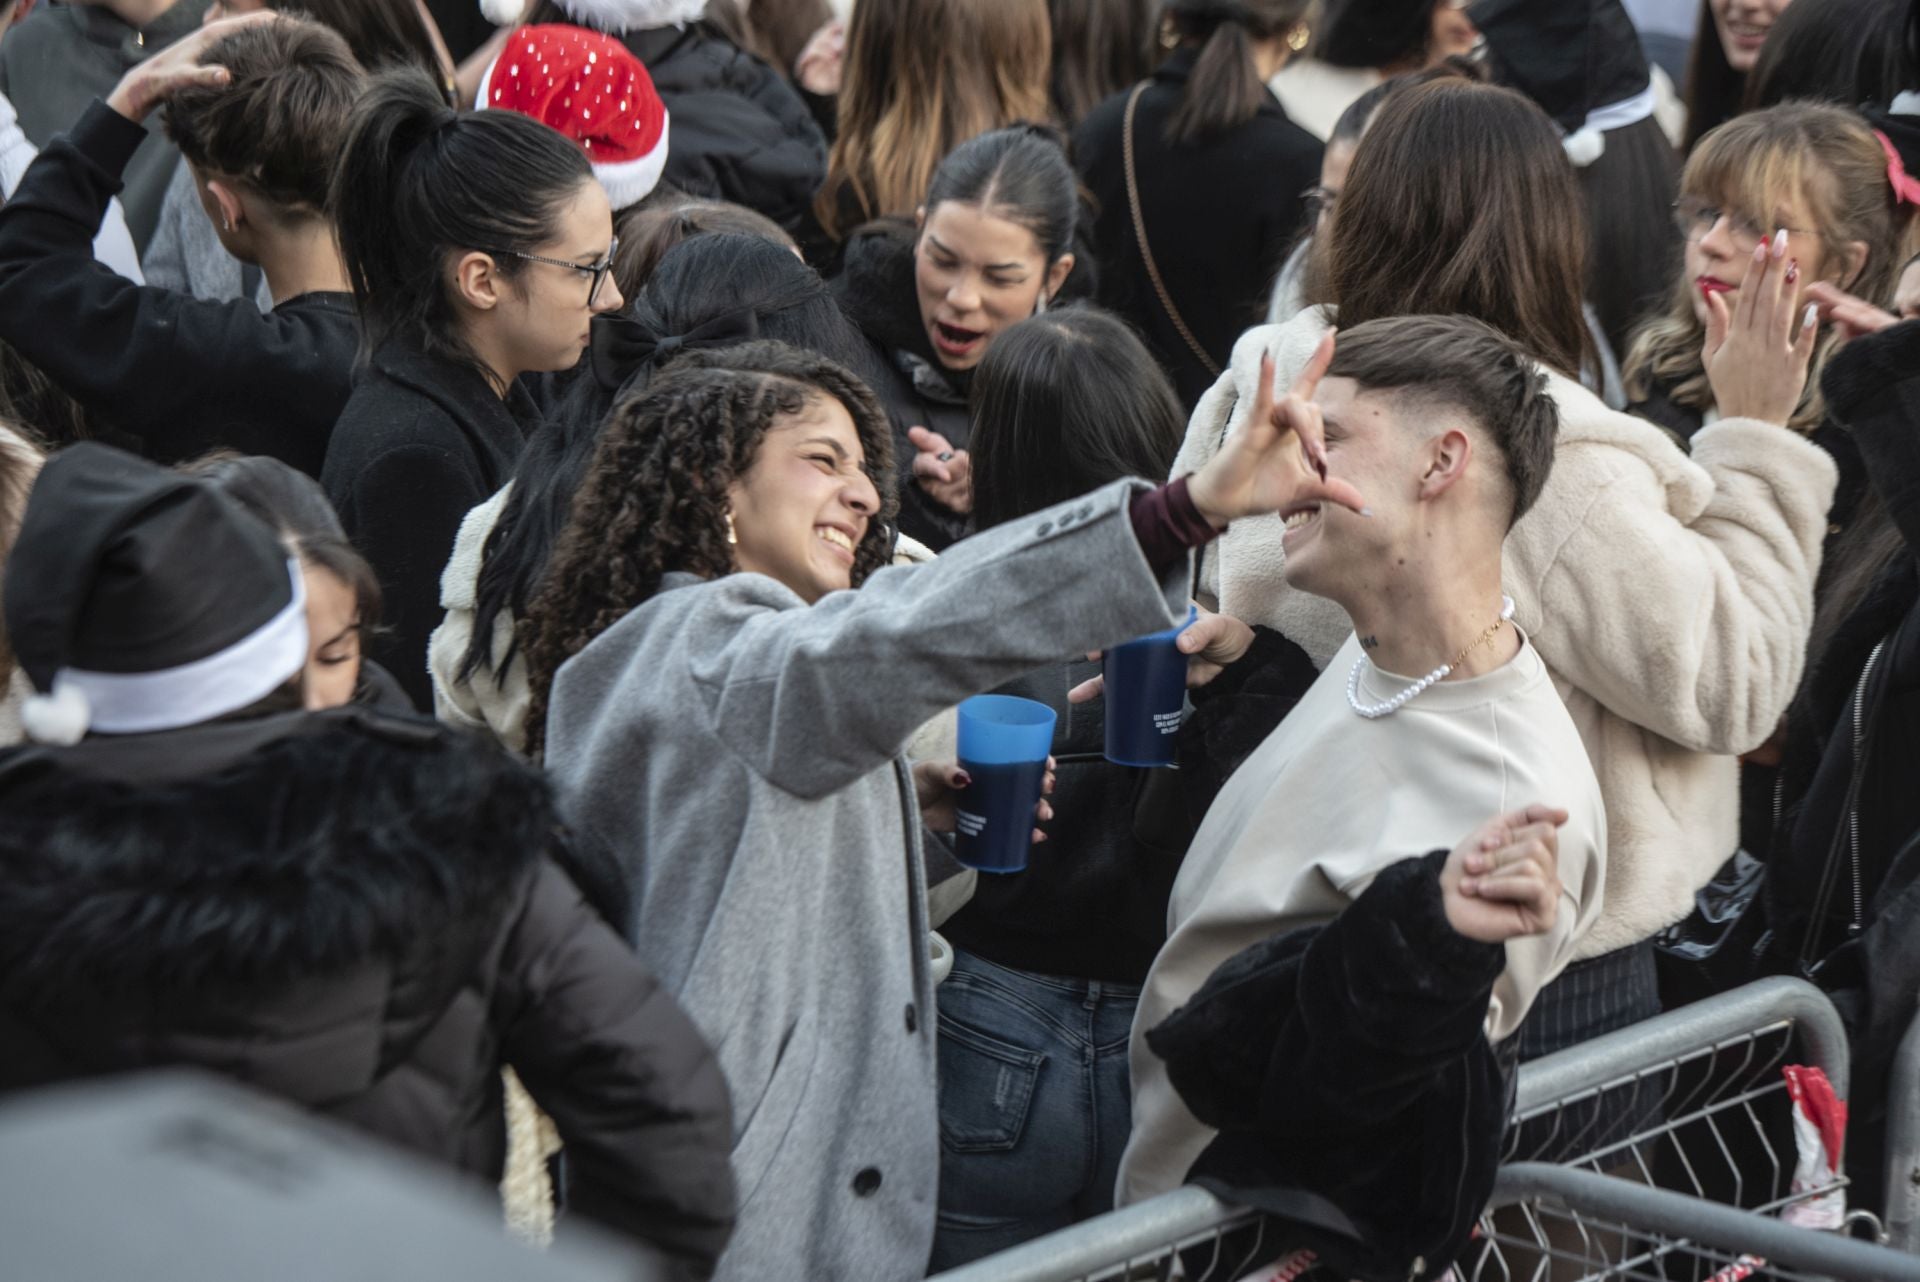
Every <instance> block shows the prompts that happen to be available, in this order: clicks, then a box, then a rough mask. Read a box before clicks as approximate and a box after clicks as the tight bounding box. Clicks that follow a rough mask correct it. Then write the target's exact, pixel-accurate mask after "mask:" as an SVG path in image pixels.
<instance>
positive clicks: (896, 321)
mask: <svg viewBox="0 0 1920 1282" xmlns="http://www.w3.org/2000/svg"><path fill="white" fill-rule="evenodd" d="M845 254H846V256H845V258H844V260H843V264H844V265H843V266H842V268H841V271H840V275H839V276H837V277H835V278H834V282H833V288H834V291H835V292H836V293H837V294H838V295H839V298H840V305H841V307H842V308H844V309H845V310H846V313H847V315H848V317H850V318H851V319H852V321H853V323H854V324H856V325H858V326H859V327H860V329H861V330H862V331H863V332H864V333H865V334H866V336H867V337H868V338H870V339H872V340H873V341H874V342H875V343H878V344H879V345H880V346H881V347H883V348H885V349H886V351H887V355H888V356H889V357H891V356H892V355H893V353H895V352H906V353H908V354H910V355H913V356H917V357H919V358H920V359H921V360H923V361H929V362H932V363H933V364H934V365H935V366H936V367H937V366H938V364H939V362H938V360H937V359H936V358H935V356H934V354H933V344H932V342H931V341H929V340H928V338H927V332H926V329H925V327H924V326H922V325H921V324H920V300H919V295H918V293H917V292H916V291H915V288H914V283H913V225H912V224H911V223H909V222H907V220H906V219H904V218H883V219H880V220H879V221H877V222H871V223H868V224H866V225H865V226H863V227H861V228H860V229H858V230H857V231H855V232H854V233H853V234H852V235H851V236H849V237H847V246H846V251H845Z"/></svg>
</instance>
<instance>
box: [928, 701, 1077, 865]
mask: <svg viewBox="0 0 1920 1282" xmlns="http://www.w3.org/2000/svg"><path fill="white" fill-rule="evenodd" d="M1054 720H1055V717H1054V713H1053V709H1052V708H1049V707H1048V706H1047V705H1046V704H1044V703H1035V702H1034V701H1033V700H1032V699H1017V698H1015V697H1013V696H1012V695H1008V694H982V695H976V696H974V697H973V698H971V699H969V700H967V701H966V702H965V703H963V704H961V705H960V768H961V769H962V770H964V771H966V772H967V775H968V777H969V779H970V780H971V782H970V783H968V784H967V786H966V787H965V788H963V789H961V791H960V797H959V801H958V805H957V806H956V809H957V810H958V812H959V816H958V817H959V822H958V824H957V825H956V827H955V830H954V837H953V853H954V857H955V858H956V859H958V860H959V861H960V862H961V863H963V864H965V865H966V866H967V867H969V868H977V869H979V870H980V871H981V872H1001V873H1005V872H1019V871H1020V870H1021V869H1023V868H1025V867H1026V866H1027V847H1028V846H1029V845H1030V844H1031V843H1032V840H1033V822H1034V808H1035V807H1037V806H1038V805H1039V804H1040V789H1041V785H1042V784H1043V783H1044V782H1045V780H1046V775H1047V754H1048V753H1049V752H1051V751H1052V750H1053V724H1054Z"/></svg>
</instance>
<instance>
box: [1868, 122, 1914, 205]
mask: <svg viewBox="0 0 1920 1282" xmlns="http://www.w3.org/2000/svg"><path fill="white" fill-rule="evenodd" d="M1873 136H1874V137H1875V138H1878V139H1879V140H1880V150H1881V151H1884V152H1886V153H1887V181H1888V182H1889V183H1892V184H1893V194H1894V196H1895V197H1897V198H1898V199H1899V201H1900V203H1901V204H1903V205H1920V179H1917V178H1915V177H1914V176H1913V175H1912V174H1909V173H1908V172H1907V167H1906V165H1905V163H1903V162H1902V161H1901V159H1900V152H1899V151H1898V150H1897V149H1896V148H1895V147H1894V145H1893V139H1891V138H1889V137H1887V136H1886V135H1885V134H1883V133H1881V132H1880V131H1879V130H1878V129H1876V130H1874V131H1873Z"/></svg>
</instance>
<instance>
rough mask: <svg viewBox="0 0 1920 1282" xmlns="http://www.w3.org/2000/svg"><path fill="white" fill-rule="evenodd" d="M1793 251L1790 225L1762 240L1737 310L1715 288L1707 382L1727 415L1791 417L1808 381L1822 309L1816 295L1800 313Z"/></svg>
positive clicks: (1740, 291) (1736, 299) (1710, 303)
mask: <svg viewBox="0 0 1920 1282" xmlns="http://www.w3.org/2000/svg"><path fill="white" fill-rule="evenodd" d="M1786 252H1787V233H1786V232H1784V231H1782V232H1778V233H1776V234H1775V235H1774V237H1773V239H1772V240H1771V241H1764V240H1763V241H1761V242H1760V243H1759V244H1758V245H1756V246H1755V247H1754V250H1753V257H1752V258H1750V259H1748V260H1747V271H1746V275H1744V276H1743V277H1741V279H1740V288H1739V289H1738V290H1737V291H1736V292H1735V294H1734V299H1733V307H1732V309H1731V310H1729V309H1728V307H1727V300H1726V299H1725V298H1724V297H1722V296H1721V295H1719V294H1709V295H1707V343H1706V348H1705V351H1704V352H1703V356H1704V357H1705V364H1706V367H1707V382H1708V383H1709V384H1710V385H1711V386H1712V388H1713V403H1714V405H1715V406H1716V407H1718V409H1719V410H1720V413H1721V414H1722V415H1723V416H1724V417H1726V418H1757V419H1760V420H1761V421H1762V422H1766V423H1780V424H1782V425H1784V424H1785V423H1786V422H1787V420H1789V419H1791V418H1792V417H1793V412H1794V410H1795V409H1796V408H1797V407H1798V406H1799V404H1800V394H1801V392H1803V391H1804V390H1805V389H1806V386H1807V362H1808V361H1809V360H1811V359H1812V357H1813V343H1814V339H1815V338H1816V337H1818V334H1819V326H1818V323H1817V321H1818V310H1819V309H1818V308H1817V307H1816V306H1814V305H1813V304H1811V303H1809V304H1808V305H1807V307H1806V312H1805V315H1804V316H1803V315H1801V314H1800V309H1799V308H1798V306H1797V305H1796V297H1797V295H1796V292H1795V290H1794V284H1795V283H1796V282H1797V281H1798V280H1799V277H1800V266H1799V264H1798V263H1790V262H1788V261H1787V259H1786Z"/></svg>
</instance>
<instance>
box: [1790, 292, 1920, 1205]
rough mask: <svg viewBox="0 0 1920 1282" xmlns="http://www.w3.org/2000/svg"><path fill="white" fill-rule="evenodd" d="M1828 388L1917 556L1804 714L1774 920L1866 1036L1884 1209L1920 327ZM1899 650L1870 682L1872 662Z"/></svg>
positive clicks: (1846, 352) (1912, 663)
mask: <svg viewBox="0 0 1920 1282" xmlns="http://www.w3.org/2000/svg"><path fill="white" fill-rule="evenodd" d="M1821 387H1822V390H1823V391H1824V392H1825V393H1826V396H1827V402H1828V404H1829V405H1830V406H1831V407H1832V409H1833V413H1834V415H1835V416H1836V417H1838V418H1839V419H1840V420H1841V421H1842V422H1844V423H1845V424H1846V425H1847V426H1848V427H1849V428H1850V429H1852V433H1853V438H1854V440H1856V441H1857V442H1858V443H1859V447H1860V453H1861V455H1862V456H1863V458H1864V459H1865V464H1866V470H1867V473H1868V475H1870V476H1871V477H1872V478H1873V488H1874V491H1875V493H1876V495H1877V497H1878V498H1879V500H1880V502H1881V503H1882V505H1883V506H1884V507H1885V509H1886V513H1887V515H1888V517H1890V518H1891V520H1892V521H1893V524H1894V526H1895V527H1896V528H1897V529H1898V530H1899V532H1900V534H1901V536H1902V541H1903V543H1904V547H1903V549H1902V550H1901V551H1900V552H1899V553H1898V554H1897V555H1896V556H1895V557H1894V559H1893V561H1892V563H1891V564H1889V565H1887V566H1886V567H1885V568H1884V569H1883V570H1882V571H1881V572H1880V574H1879V575H1878V577H1877V578H1876V579H1875V581H1874V583H1873V585H1872V586H1871V588H1870V589H1869V590H1868V591H1867V593H1866V595H1865V596H1864V597H1863V598H1862V599H1861V601H1860V602H1859V604H1858V605H1857V606H1855V608H1854V609H1853V611H1852V613H1851V614H1850V615H1849V616H1848V617H1847V618H1846V619H1845V620H1844V621H1843V622H1842V623H1841V624H1840V625H1839V627H1838V629H1837V630H1836V632H1835V634H1834V636H1833V638H1832V640H1831V641H1829V642H1828V643H1827V645H1826V647H1825V651H1824V653H1823V654H1821V655H1820V656H1817V658H1816V660H1815V664H1814V667H1813V670H1812V671H1810V672H1809V673H1808V675H1807V679H1806V681H1805V682H1804V683H1803V685H1802V688H1801V691H1800V694H1799V696H1798V697H1797V698H1796V699H1795V701H1794V704H1793V707H1792V708H1791V709H1790V711H1789V713H1788V721H1787V744H1786V751H1785V757H1784V759H1783V760H1782V762H1781V768H1780V798H1781V802H1782V810H1781V823H1780V825H1779V829H1778V831H1777V833H1776V835H1775V840H1774V844H1773V847H1772V849H1771V851H1770V853H1769V856H1768V870H1767V881H1766V889H1767V917H1768V922H1769V924H1770V925H1771V926H1772V927H1773V929H1774V932H1775V946H1776V949H1777V950H1778V951H1779V952H1780V953H1781V954H1783V955H1785V956H1789V957H1798V956H1799V955H1800V952H1801V949H1802V946H1803V943H1804V941H1805V940H1806V939H1807V937H1808V927H1809V925H1812V926H1814V927H1815V928H1816V930H1817V935H1816V939H1817V942H1816V945H1815V947H1814V948H1813V949H1812V950H1811V953H1810V955H1811V956H1812V957H1814V958H1821V957H1827V956H1829V955H1831V960H1828V961H1827V962H1826V964H1825V966H1824V967H1823V969H1822V972H1821V973H1820V975H1819V976H1818V978H1819V980H1820V982H1821V984H1822V986H1823V987H1825V988H1826V989H1827V990H1828V991H1829V992H1830V993H1831V994H1833V996H1834V998H1835V1002H1836V1005H1838V1006H1839V1007H1840V1009H1841V1012H1842V1014H1843V1015H1845V1016H1846V1017H1847V1019H1848V1023H1849V1027H1850V1030H1851V1032H1852V1034H1853V1039H1854V1057H1855V1061H1854V1062H1855V1083H1854V1090H1853V1101H1854V1112H1855V1115H1856V1117H1857V1118H1859V1120H1860V1122H1861V1123H1862V1124H1861V1125H1860V1126H1858V1127H1856V1128H1855V1134H1856V1135H1857V1136H1859V1137H1861V1142H1860V1143H1858V1144H1849V1145H1848V1153H1847V1158H1848V1167H1849V1171H1850V1173H1852V1174H1853V1175H1854V1176H1855V1179H1856V1183H1857V1184H1858V1186H1859V1190H1860V1195H1861V1199H1862V1201H1863V1204H1865V1205H1869V1206H1878V1205H1879V1194H1880V1191H1881V1181H1882V1179H1883V1177H1884V1172H1883V1171H1881V1170H1880V1169H1878V1168H1879V1165H1880V1163H1879V1158H1880V1153H1881V1149H1880V1142H1879V1137H1880V1136H1881V1134H1882V1133H1883V1131H1884V1116H1885V1114H1884V1109H1885V1103H1886V1098H1887V1091H1886V1086H1885V1084H1884V1083H1885V1074H1886V1071H1887V1066H1888V1063H1889V1061H1890V1060H1891V1057H1892V1054H1893V1050H1894V1047H1895V1045H1896V1044H1897V1043H1898V1040H1899V1037H1900V1035H1901V1033H1902V1032H1904V1031H1905V1025H1906V1022H1907V1020H1908V1019H1909V1018H1910V1017H1911V1015H1912V1013H1913V994H1914V992H1915V990H1916V987H1920V950H1915V949H1914V947H1913V932H1914V929H1915V927H1916V924H1920V848H1916V846H1915V845H1914V839H1915V836H1916V834H1920V789H1916V788H1915V786H1914V782H1915V769H1916V766H1915V763H1916V762H1920V555H1917V554H1920V322H1908V323H1906V324H1904V325H1899V326H1896V327H1894V328H1892V329H1889V330H1886V331H1884V332H1882V333H1879V334H1874V335H1869V336H1866V337H1863V338H1857V339H1855V340H1854V341H1852V342H1851V343H1848V344H1847V345H1846V347H1844V348H1842V349H1841V351H1840V352H1839V353H1838V354H1837V355H1836V356H1835V357H1834V358H1833V360H1832V361H1831V362H1830V363H1829V364H1828V366H1827V370H1826V375H1825V377H1824V378H1823V379H1822V382H1821ZM1883 643H1884V648H1883V649H1882V650H1881V652H1880V656H1879V658H1878V659H1877V660H1875V662H1874V665H1873V672H1872V674H1871V676H1870V677H1869V678H1868V679H1867V680H1866V681H1865V682H1864V683H1863V682H1862V680H1861V677H1862V674H1863V673H1864V672H1865V669H1866V664H1867V658H1868V656H1869V655H1870V654H1871V653H1872V651H1873V649H1874V647H1875V646H1880V645H1883ZM1856 691H1860V693H1861V695H1862V702H1861V711H1862V714H1863V722H1862V724H1863V728H1865V727H1869V726H1870V727H1871V729H1870V734H1869V737H1868V739H1867V741H1866V743H1865V744H1864V745H1863V748H1862V751H1861V756H1860V764H1859V771H1858V773H1859V785H1858V787H1859V791H1858V795H1857V796H1856V798H1855V804H1854V807H1853V808H1852V811H1851V812H1850V810H1849V807H1848V804H1847V802H1848V792H1849V788H1850V787H1851V786H1852V784H1853V781H1854V776H1855V756H1854V753H1855V748H1854V718H1853V711H1854V708H1853V701H1854V698H1855V692H1856ZM1850 813H1851V814H1854V815H1857V821H1858V829H1857V831H1858V835H1859V853H1860V883H1861V884H1860V887H1859V893H1860V902H1861V909H1862V925H1863V927H1864V930H1863V932H1862V934H1861V936H1860V937H1859V938H1857V939H1855V940H1853V941H1852V942H1851V943H1847V942H1844V941H1846V939H1847V931H1848V927H1849V926H1850V925H1851V924H1852V922H1853V916H1854V887H1853V870H1852V857H1851V849H1850V845H1851V842H1850V838H1851V835H1852V833H1853V832H1854V831H1855V829H1854V827H1853V821H1852V820H1851V819H1850ZM1836 842H1837V843H1838V844H1837V845H1836ZM1836 851H1837V853H1838V856H1839V861H1840V862H1839V870H1838V878H1837V882H1838V884H1837V885H1836V886H1835V888H1834V891H1833V896H1832V900H1831V902H1830V904H1829V907H1828V911H1827V913H1826V915H1825V917H1824V918H1823V919H1821V920H1819V921H1812V920H1811V917H1812V905H1813V904H1814V901H1815V900H1816V898H1817V897H1818V895H1819V891H1820V885H1821V883H1822V881H1823V880H1824V875H1825V869H1826V866H1827V861H1828V858H1829V855H1831V854H1834V853H1836ZM1836 948H1837V949H1838V951H1837V952H1834V951H1833V950H1834V949H1836Z"/></svg>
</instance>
